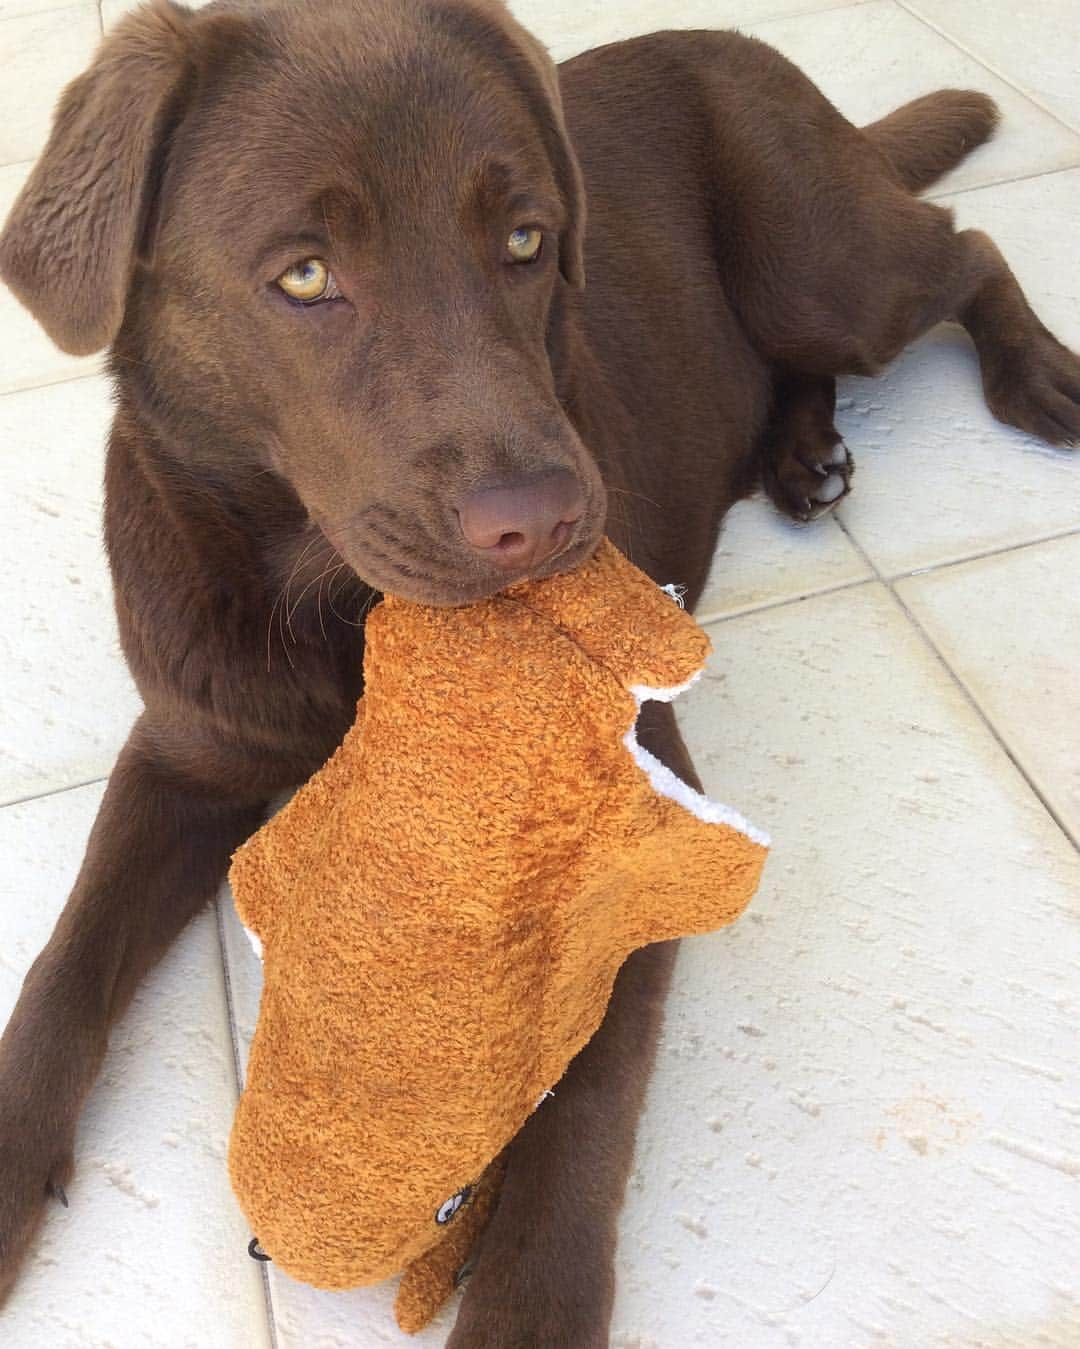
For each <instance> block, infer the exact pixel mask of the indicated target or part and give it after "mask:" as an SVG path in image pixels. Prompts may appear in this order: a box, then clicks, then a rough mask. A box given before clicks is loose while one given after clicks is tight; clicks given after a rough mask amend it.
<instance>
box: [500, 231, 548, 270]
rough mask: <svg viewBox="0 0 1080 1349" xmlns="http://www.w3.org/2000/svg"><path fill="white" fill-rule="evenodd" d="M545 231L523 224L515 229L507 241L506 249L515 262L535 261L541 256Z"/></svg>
mask: <svg viewBox="0 0 1080 1349" xmlns="http://www.w3.org/2000/svg"><path fill="white" fill-rule="evenodd" d="M543 242H544V231H543V230H538V229H536V228H534V227H532V226H528V225H522V226H520V227H519V228H518V229H516V230H513V231H512V232H511V234H510V237H509V238H508V239H507V241H506V251H507V252H508V253H509V254H510V258H511V260H512V261H513V262H535V261H536V259H537V258H538V257H539V256H540V249H541V247H542V245H543Z"/></svg>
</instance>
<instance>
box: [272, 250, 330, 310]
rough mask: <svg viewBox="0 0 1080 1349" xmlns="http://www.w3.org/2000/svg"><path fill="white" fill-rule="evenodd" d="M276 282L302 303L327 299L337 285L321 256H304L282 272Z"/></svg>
mask: <svg viewBox="0 0 1080 1349" xmlns="http://www.w3.org/2000/svg"><path fill="white" fill-rule="evenodd" d="M277 284H278V285H279V286H280V287H281V289H282V290H283V291H284V292H285V294H286V295H288V296H291V297H292V299H294V300H300V301H301V302H302V303H304V304H314V303H315V301H316V300H329V299H332V298H333V296H334V295H336V294H337V285H336V283H335V282H334V278H333V276H332V275H331V274H330V268H329V267H327V265H326V263H325V262H323V260H322V258H305V259H304V260H303V262H295V263H293V265H292V266H291V267H290V268H289V269H288V271H285V272H282V273H281V275H280V276H279V277H278V279H277Z"/></svg>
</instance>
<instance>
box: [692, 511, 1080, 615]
mask: <svg viewBox="0 0 1080 1349" xmlns="http://www.w3.org/2000/svg"><path fill="white" fill-rule="evenodd" d="M834 519H835V521H836V524H837V525H838V526H839V528H840V530H841V531H842V532H843V534H844V536H845V537H846V538H847V540H848V542H849V543H850V544H851V545H852V547H853V548H855V549H856V551H857V552H858V554H859V555H860V557H861V558H862V559H863V561H864V562H865V564H866V565H867V567H869V568H870V569H871V572H872V574H871V575H869V576H858V577H855V578H854V579H853V580H851V581H837V582H836V583H835V584H834V585H825V586H820V587H817V588H814V589H812V590H803V591H800V592H798V593H797V594H794V595H785V596H783V597H782V598H778V599H771V600H762V601H761V602H760V603H758V604H748V605H746V606H744V607H742V608H739V609H729V610H727V611H726V612H724V611H719V612H715V613H712V612H709V611H705V612H704V613H702V612H701V611H700V610H699V611H697V612H695V614H694V618H695V619H696V621H697V622H698V623H700V624H701V626H702V627H711V626H712V625H713V624H716V623H727V622H730V621H731V620H732V619H736V618H747V617H748V616H749V615H751V614H760V613H768V612H769V611H770V610H772V609H782V608H783V607H784V606H785V605H786V604H801V603H802V602H803V601H804V600H810V599H817V598H818V597H819V596H821V595H836V594H839V593H840V592H841V591H844V590H854V589H855V588H856V587H857V586H861V585H868V584H870V583H871V582H878V581H879V582H881V583H882V584H883V585H885V586H888V587H889V588H890V589H891V588H892V585H893V582H895V581H907V580H910V579H911V578H912V577H917V576H929V575H936V574H937V573H939V572H946V571H951V570H952V568H954V567H963V566H965V565H966V564H967V563H969V562H981V561H983V560H984V559H985V558H990V557H1002V556H1004V555H1005V554H1006V553H1018V552H1022V551H1023V550H1025V549H1027V548H1038V547H1039V546H1040V545H1041V544H1044V543H1054V542H1056V541H1057V540H1058V539H1068V538H1072V537H1073V535H1075V534H1080V525H1068V526H1066V527H1065V528H1064V529H1059V530H1055V531H1054V532H1053V533H1050V534H1040V535H1039V536H1038V537H1037V538H1034V539H1024V540H1022V541H1021V542H1019V543H1007V544H1002V545H1001V546H1000V547H997V548H985V549H982V550H981V551H980V552H976V553H965V554H964V555H963V556H962V557H951V558H946V559H945V560H943V561H941V562H932V563H930V565H929V566H926V567H913V568H912V569H911V570H910V571H897V572H888V573H885V572H883V571H881V570H880V568H878V567H876V566H875V565H874V563H873V561H872V560H871V559H870V557H869V555H868V554H867V552H866V550H865V549H864V548H863V547H862V546H861V545H860V544H859V543H858V542H857V541H856V540H855V539H854V538H853V536H852V535H851V533H850V532H849V530H848V529H846V528H845V527H844V525H843V524H842V523H841V520H840V517H839V516H838V515H837V516H835V517H834Z"/></svg>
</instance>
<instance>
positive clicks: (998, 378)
mask: <svg viewBox="0 0 1080 1349" xmlns="http://www.w3.org/2000/svg"><path fill="white" fill-rule="evenodd" d="M957 246H958V250H959V253H960V258H959V263H960V265H959V268H958V273H957V275H958V279H957V282H956V287H955V290H954V292H953V295H952V297H951V302H950V306H949V307H950V311H951V312H950V313H949V314H948V315H947V316H948V317H953V318H957V319H959V321H960V322H961V323H962V324H963V325H964V327H965V328H966V329H967V330H968V332H969V333H970V334H971V336H972V338H973V339H974V342H975V348H976V350H977V351H978V353H979V365H980V367H981V370H982V381H983V391H984V392H985V394H986V401H987V404H988V405H989V407H990V411H991V412H992V413H993V414H994V416H995V417H997V418H998V420H999V421H1003V422H1007V423H1008V424H1009V425H1010V426H1018V427H1019V428H1020V430H1022V431H1028V432H1030V433H1031V434H1032V435H1034V436H1038V437H1039V438H1040V439H1041V440H1046V441H1049V443H1050V444H1051V445H1072V446H1074V445H1076V444H1077V443H1078V442H1080V357H1077V356H1076V355H1075V354H1074V353H1073V352H1071V351H1070V350H1069V349H1068V347H1066V346H1063V345H1062V344H1061V343H1060V342H1059V341H1058V340H1057V338H1056V337H1055V336H1054V335H1053V333H1051V332H1050V331H1049V330H1048V329H1047V328H1046V327H1044V325H1043V324H1042V323H1041V322H1040V321H1039V318H1038V316H1037V315H1036V313H1035V311H1034V310H1033V309H1032V308H1031V306H1030V305H1029V304H1028V302H1027V299H1026V298H1025V296H1024V292H1023V291H1022V290H1021V289H1020V283H1019V282H1018V281H1017V279H1016V277H1015V276H1013V274H1012V272H1011V271H1010V270H1009V266H1008V263H1006V261H1005V259H1004V258H1003V257H1002V256H1001V253H1000V252H999V251H998V248H997V246H996V245H995V243H994V241H993V240H992V239H990V238H989V237H988V236H987V235H985V234H983V233H982V232H981V231H980V230H965V231H964V232H963V233H962V234H959V235H957Z"/></svg>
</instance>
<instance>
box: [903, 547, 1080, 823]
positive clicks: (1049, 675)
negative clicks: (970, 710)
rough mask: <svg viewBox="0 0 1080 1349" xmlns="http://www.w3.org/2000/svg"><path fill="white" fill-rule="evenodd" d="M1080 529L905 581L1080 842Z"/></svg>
mask: <svg viewBox="0 0 1080 1349" xmlns="http://www.w3.org/2000/svg"><path fill="white" fill-rule="evenodd" d="M1078 581H1080V534H1073V535H1071V536H1069V537H1067V538H1064V539H1056V540H1054V541H1053V542H1050V543H1039V544H1034V545H1033V546H1032V547H1030V548H1022V549H1018V550H1016V551H1014V552H1009V553H1002V554H999V555H997V556H995V557H986V558H980V559H978V560H976V561H972V562H965V563H961V564H960V565H959V566H956V567H949V568H948V569H946V570H944V571H938V572H930V573H929V574H927V575H925V576H913V577H910V578H909V579H907V580H905V581H901V582H900V583H899V584H898V586H897V589H898V591H899V594H900V596H901V598H902V599H903V600H904V602H905V604H907V605H908V607H909V608H910V609H911V611H912V613H913V614H914V615H915V617H916V619H917V620H918V621H919V622H920V623H921V624H922V625H923V627H924V628H925V629H926V631H927V632H928V633H929V635H930V637H931V639H932V640H933V642H934V643H935V645H936V646H937V647H938V649H939V651H940V652H941V653H942V655H943V656H944V658H945V660H946V662H947V663H948V664H949V666H950V667H951V668H952V669H953V670H954V671H955V672H956V674H957V675H958V676H959V677H960V679H961V680H962V681H963V682H964V684H965V686H966V687H967V688H968V690H969V691H970V692H971V695H972V697H974V699H975V701H976V702H977V703H978V704H979V706H980V707H981V708H982V710H983V712H984V713H985V714H986V716H987V717H988V718H989V719H990V721H991V722H992V723H993V725H994V727H995V729H996V730H997V732H998V734H999V735H1000V736H1001V738H1002V739H1003V740H1004V742H1005V743H1006V744H1007V745H1008V746H1009V747H1010V749H1011V750H1012V751H1013V753H1014V754H1015V755H1016V757H1017V759H1018V760H1019V762H1020V763H1022V764H1023V765H1024V768H1025V770H1026V771H1027V772H1028V773H1030V774H1031V777H1032V780H1033V781H1034V782H1035V784H1036V785H1037V786H1038V788H1039V790H1040V791H1041V792H1042V793H1043V795H1044V796H1045V797H1046V799H1047V800H1048V801H1049V802H1050V804H1051V805H1052V806H1053V807H1054V809H1055V810H1056V811H1057V813H1058V815H1059V816H1060V818H1061V819H1062V820H1063V821H1064V822H1065V824H1066V826H1067V827H1068V828H1069V829H1070V830H1071V831H1072V835H1073V838H1074V839H1075V840H1077V841H1078V842H1080V586H1078V584H1077V582H1078Z"/></svg>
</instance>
